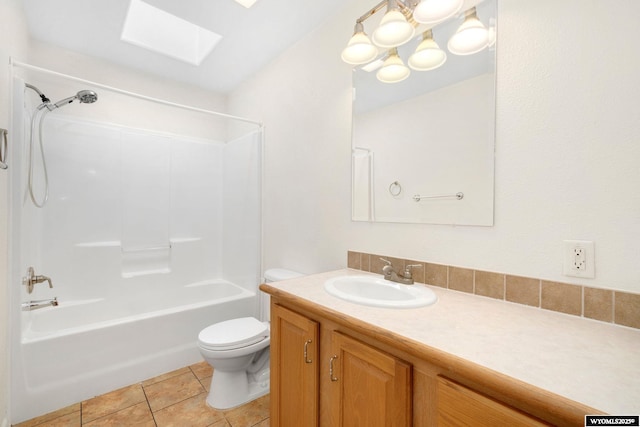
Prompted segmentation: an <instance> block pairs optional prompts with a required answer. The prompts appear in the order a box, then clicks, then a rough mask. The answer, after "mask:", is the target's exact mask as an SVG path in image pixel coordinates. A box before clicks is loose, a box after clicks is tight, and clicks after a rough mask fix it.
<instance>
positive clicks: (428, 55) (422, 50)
mask: <svg viewBox="0 0 640 427" xmlns="http://www.w3.org/2000/svg"><path fill="white" fill-rule="evenodd" d="M446 60H447V54H446V53H445V52H444V51H443V50H442V49H440V46H438V43H436V42H435V40H433V38H431V37H425V39H424V40H422V41H421V42H420V44H419V45H418V47H417V48H416V50H415V52H413V54H412V55H411V56H410V57H409V61H408V62H409V67H411V68H413V69H414V70H417V71H429V70H434V69H436V68H438V67H439V66H441V65H442V64H444V63H445V61H446Z"/></svg>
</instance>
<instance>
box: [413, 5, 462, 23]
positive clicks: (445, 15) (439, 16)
mask: <svg viewBox="0 0 640 427" xmlns="http://www.w3.org/2000/svg"><path fill="white" fill-rule="evenodd" d="M463 4H464V0H422V1H421V2H420V3H419V4H418V5H417V6H416V8H415V10H414V11H413V19H415V20H416V22H419V23H421V24H437V23H440V22H442V21H445V20H447V19H449V18H451V17H452V16H453V15H455V14H456V13H458V12H460V9H462V5H463Z"/></svg>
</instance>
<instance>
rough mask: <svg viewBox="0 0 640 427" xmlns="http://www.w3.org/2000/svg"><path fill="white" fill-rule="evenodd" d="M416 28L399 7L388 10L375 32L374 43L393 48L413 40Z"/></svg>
mask: <svg viewBox="0 0 640 427" xmlns="http://www.w3.org/2000/svg"><path fill="white" fill-rule="evenodd" d="M413 33H414V28H413V25H411V24H410V23H409V22H407V18H405V16H404V15H403V14H402V12H400V11H399V10H397V9H391V10H388V11H387V13H385V15H384V16H383V17H382V20H381V21H380V25H379V26H378V28H376V30H375V31H374V32H373V35H372V39H373V43H375V44H376V45H378V46H380V47H384V48H392V47H396V46H400V45H403V44H405V43H406V42H408V41H409V40H411V38H412V37H413Z"/></svg>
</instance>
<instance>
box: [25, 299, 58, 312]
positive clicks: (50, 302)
mask: <svg viewBox="0 0 640 427" xmlns="http://www.w3.org/2000/svg"><path fill="white" fill-rule="evenodd" d="M49 306H52V307H57V306H58V297H55V298H53V299H39V300H35V301H27V302H23V303H22V304H21V307H22V311H31V310H37V309H39V308H45V307H49Z"/></svg>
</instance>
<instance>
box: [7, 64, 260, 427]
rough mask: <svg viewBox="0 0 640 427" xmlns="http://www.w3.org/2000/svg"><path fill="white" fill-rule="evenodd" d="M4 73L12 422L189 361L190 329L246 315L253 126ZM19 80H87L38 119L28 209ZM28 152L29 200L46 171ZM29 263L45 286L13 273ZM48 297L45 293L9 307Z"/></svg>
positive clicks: (38, 172) (255, 169)
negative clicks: (49, 303) (8, 85)
mask: <svg viewBox="0 0 640 427" xmlns="http://www.w3.org/2000/svg"><path fill="white" fill-rule="evenodd" d="M14 65H15V64H14ZM25 68H26V69H27V70H28V71H29V72H28V73H26V72H25V70H24V69H25ZM13 71H14V72H15V75H14V81H13V127H12V129H14V130H15V132H14V139H13V141H14V150H13V151H12V153H13V155H14V156H15V157H14V159H13V164H14V167H13V168H12V169H10V173H11V199H10V202H11V210H12V222H11V227H10V229H11V230H10V231H11V240H12V247H11V251H12V254H13V256H12V261H11V271H10V275H11V281H10V283H11V284H12V286H11V287H10V301H11V303H10V304H11V307H12V312H11V319H10V320H11V322H10V324H11V325H12V328H11V340H12V346H11V374H12V375H11V422H12V423H19V422H22V421H24V420H25V419H31V418H34V417H36V416H39V415H42V414H44V413H47V412H50V411H53V410H56V409H59V408H61V407H64V406H67V405H70V404H73V403H76V402H79V401H82V400H85V399H88V398H90V397H93V396H96V395H99V394H101V393H104V392H107V391H112V390H115V389H117V388H120V387H123V386H126V385H130V384H133V383H135V382H138V381H142V380H144V379H147V378H150V377H153V376H156V375H159V374H162V373H165V372H168V371H171V370H174V369H178V368H180V367H183V366H186V365H188V364H191V363H195V362H197V361H200V360H202V359H201V356H200V354H199V353H198V350H197V347H196V339H197V336H198V332H199V331H200V330H202V329H203V328H205V327H206V326H208V325H211V324H212V323H216V322H221V321H224V320H228V319H231V318H234V317H238V316H256V315H257V314H258V312H259V302H258V297H257V288H258V284H259V283H260V274H261V236H262V233H261V200H262V199H261V176H262V172H261V171H262V151H263V148H262V144H263V140H262V126H261V125H260V124H259V123H255V122H248V121H247V120H245V119H240V118H235V117H232V116H228V115H226V114H220V113H215V112H212V111H207V110H202V109H199V108H195V107H188V106H184V105H179V104H174V103H171V102H166V101H162V100H159V99H157V98H149V97H146V96H141V95H136V94H132V93H130V92H126V91H122V90H119V89H116V88H111V87H108V86H104V85H100V84H97V83H92V82H88V81H86V80H80V79H77V78H74V77H70V76H64V75H60V74H58V73H54V72H49V71H46V70H43V69H38V68H35V67H30V66H25V65H24V64H22V65H18V66H17V67H14V69H13ZM26 83H29V84H31V85H35V86H37V87H38V88H39V89H41V90H42V92H44V93H47V95H48V96H50V97H51V98H52V99H61V98H62V97H64V96H68V95H63V94H68V93H75V92H77V91H78V90H79V89H81V88H91V90H95V91H96V92H97V93H98V101H97V102H95V103H93V104H91V105H79V104H78V105H76V103H73V104H70V105H69V106H68V107H65V108H64V109H63V108H60V109H55V110H54V111H52V112H50V113H49V114H48V115H47V116H46V118H45V120H44V122H43V126H42V135H43V139H42V141H43V144H42V145H43V147H44V152H45V155H46V163H47V171H48V173H47V176H48V182H49V198H48V201H47V203H46V204H45V205H44V206H43V208H41V209H39V208H36V207H34V206H33V204H32V203H31V200H29V198H28V197H25V194H28V192H27V180H26V177H27V176H28V165H29V162H28V158H29V156H28V154H29V145H30V144H29V141H30V137H29V136H30V119H29V117H30V115H31V114H33V111H34V110H35V109H36V108H37V106H38V103H39V102H40V100H39V99H38V97H37V96H36V94H35V92H34V91H32V90H31V89H29V88H25V84H26ZM36 127H37V126H36ZM36 133H37V134H39V132H38V130H37V129H36ZM35 146H36V147H39V146H40V144H35ZM34 158H35V160H39V162H38V161H35V162H34V163H33V169H34V171H35V172H34V177H35V179H34V181H33V183H34V184H35V185H34V190H35V192H36V193H37V195H38V198H39V199H40V196H41V195H42V194H43V193H44V192H45V185H44V182H45V181H46V180H45V179H44V176H43V175H44V167H43V162H42V161H41V156H39V155H37V156H34ZM29 267H33V268H34V270H35V274H36V275H46V276H47V277H50V278H51V281H52V284H53V287H52V288H50V287H49V286H47V285H46V284H36V285H35V287H34V289H33V292H32V293H28V291H27V289H26V287H25V286H22V285H20V283H21V282H22V277H23V276H24V275H25V272H27V271H28V268H29ZM53 298H57V301H58V304H59V305H58V306H56V307H47V308H39V309H37V310H34V311H21V310H20V307H21V305H22V304H24V303H25V302H29V301H34V300H36V301H37V300H51V299H53Z"/></svg>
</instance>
